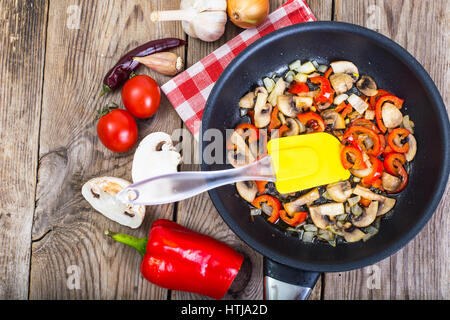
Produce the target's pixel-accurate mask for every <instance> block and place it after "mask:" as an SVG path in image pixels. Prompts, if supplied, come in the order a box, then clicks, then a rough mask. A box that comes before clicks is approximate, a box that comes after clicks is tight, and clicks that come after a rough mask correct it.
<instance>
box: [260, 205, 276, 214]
mask: <svg viewBox="0 0 450 320" xmlns="http://www.w3.org/2000/svg"><path fill="white" fill-rule="evenodd" d="M261 210H262V212H264V213H265V214H267V215H269V216H270V215H271V214H272V211H273V209H272V207H271V206H268V205H267V204H265V203H261Z"/></svg>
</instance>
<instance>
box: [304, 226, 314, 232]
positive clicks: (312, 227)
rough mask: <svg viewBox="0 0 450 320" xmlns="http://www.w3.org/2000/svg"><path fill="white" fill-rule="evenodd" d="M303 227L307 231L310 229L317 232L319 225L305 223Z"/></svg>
mask: <svg viewBox="0 0 450 320" xmlns="http://www.w3.org/2000/svg"><path fill="white" fill-rule="evenodd" d="M303 229H305V231H309V232H317V227H316V226H315V225H313V224H305V225H304V226H303Z"/></svg>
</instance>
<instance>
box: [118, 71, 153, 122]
mask: <svg viewBox="0 0 450 320" xmlns="http://www.w3.org/2000/svg"><path fill="white" fill-rule="evenodd" d="M122 101H123V105H124V106H125V108H127V110H128V111H130V113H131V114H132V115H133V116H135V117H136V118H140V119H147V118H150V117H151V116H153V115H154V114H155V112H156V110H158V108H159V104H160V102H161V90H160V89H159V87H158V84H157V83H156V81H155V80H153V79H152V78H150V77H149V76H146V75H140V76H135V77H133V78H131V79H130V80H128V81H127V82H126V83H125V85H124V86H123V88H122Z"/></svg>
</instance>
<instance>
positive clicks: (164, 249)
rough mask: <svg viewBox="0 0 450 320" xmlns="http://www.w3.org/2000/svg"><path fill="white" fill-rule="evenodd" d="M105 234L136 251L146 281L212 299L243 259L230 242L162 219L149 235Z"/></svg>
mask: <svg viewBox="0 0 450 320" xmlns="http://www.w3.org/2000/svg"><path fill="white" fill-rule="evenodd" d="M106 234H107V235H108V236H110V237H111V238H113V239H114V240H116V241H118V242H121V243H124V244H127V245H129V246H132V247H134V248H135V249H137V250H138V251H139V253H140V254H141V255H142V256H143V260H142V263H141V273H142V275H143V276H144V277H145V278H146V279H147V280H148V281H150V282H152V283H154V284H156V285H158V286H160V287H164V288H167V289H170V290H180V291H189V292H194V293H199V294H202V295H205V296H208V297H211V298H214V299H221V298H222V297H223V296H224V295H225V293H226V292H227V290H228V288H229V287H230V285H231V283H232V282H233V280H234V278H235V277H236V275H237V274H238V272H239V269H240V268H241V265H242V262H243V260H244V257H243V256H242V255H241V254H239V253H237V252H236V251H235V250H234V249H232V248H231V247H230V246H228V245H226V244H224V243H222V242H220V241H217V240H215V239H213V238H211V237H209V236H206V235H203V234H201V233H198V232H195V231H193V230H190V229H188V228H185V227H183V226H181V225H179V224H177V223H175V222H172V221H169V220H164V219H161V220H157V221H155V222H154V223H153V225H152V228H151V229H150V233H149V236H148V238H141V239H137V238H134V237H131V236H128V235H125V234H123V233H112V232H109V231H107V232H106Z"/></svg>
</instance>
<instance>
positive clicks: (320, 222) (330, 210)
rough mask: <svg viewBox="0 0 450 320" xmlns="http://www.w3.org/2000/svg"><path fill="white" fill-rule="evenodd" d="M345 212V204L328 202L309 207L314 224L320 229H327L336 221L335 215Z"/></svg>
mask: <svg viewBox="0 0 450 320" xmlns="http://www.w3.org/2000/svg"><path fill="white" fill-rule="evenodd" d="M344 213H345V208H344V204H342V203H326V204H322V205H319V206H311V207H309V214H310V216H311V220H312V221H313V223H314V225H315V226H316V227H317V228H319V229H326V228H327V227H328V226H329V225H331V224H333V223H334V220H335V217H336V216H338V215H341V214H344Z"/></svg>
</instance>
